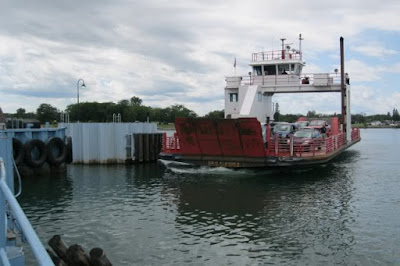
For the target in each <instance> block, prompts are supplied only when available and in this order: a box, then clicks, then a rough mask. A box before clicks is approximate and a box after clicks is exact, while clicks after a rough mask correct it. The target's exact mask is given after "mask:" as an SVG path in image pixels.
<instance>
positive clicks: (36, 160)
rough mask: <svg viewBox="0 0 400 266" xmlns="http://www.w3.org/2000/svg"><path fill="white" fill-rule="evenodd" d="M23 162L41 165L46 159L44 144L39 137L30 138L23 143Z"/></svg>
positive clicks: (36, 166) (34, 165)
mask: <svg viewBox="0 0 400 266" xmlns="http://www.w3.org/2000/svg"><path fill="white" fill-rule="evenodd" d="M24 149H25V163H26V164H27V165H29V166H31V167H34V168H38V167H40V166H42V165H43V164H44V163H45V162H46V159H47V149H46V144H44V142H43V141H41V140H40V139H32V140H30V141H28V142H27V143H25V147H24Z"/></svg>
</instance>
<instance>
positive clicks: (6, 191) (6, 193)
mask: <svg viewBox="0 0 400 266" xmlns="http://www.w3.org/2000/svg"><path fill="white" fill-rule="evenodd" d="M5 180H6V171H5V167H4V162H3V159H2V158H0V200H1V202H0V257H1V258H0V259H1V262H2V264H3V265H10V262H9V259H8V258H7V254H6V252H5V244H6V239H7V235H6V232H7V223H6V202H7V203H8V206H9V208H10V210H11V214H12V215H13V217H14V218H15V220H16V221H17V223H18V224H19V226H20V228H21V231H22V233H23V234H24V236H25V238H26V239H27V242H28V243H29V245H30V247H31V250H32V253H33V254H34V256H35V258H36V261H37V262H38V264H39V265H45V266H47V265H54V263H53V262H52V260H51V259H50V257H49V255H48V254H47V251H46V249H45V248H44V246H43V245H42V243H41V242H40V240H39V237H38V236H37V235H36V233H35V230H34V229H33V228H32V225H31V224H30V222H29V220H28V218H27V217H26V215H25V213H24V211H23V210H22V208H21V206H20V205H19V203H18V201H17V200H16V199H15V197H14V195H13V193H12V192H11V190H10V188H9V187H8V185H7V183H6V181H5Z"/></svg>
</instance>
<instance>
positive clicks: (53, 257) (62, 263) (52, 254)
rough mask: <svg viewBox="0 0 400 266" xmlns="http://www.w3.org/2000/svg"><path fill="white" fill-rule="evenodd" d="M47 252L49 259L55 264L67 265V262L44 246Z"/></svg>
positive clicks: (56, 265)
mask: <svg viewBox="0 0 400 266" xmlns="http://www.w3.org/2000/svg"><path fill="white" fill-rule="evenodd" d="M46 251H47V253H48V254H49V256H50V258H51V260H52V261H53V263H54V265H55V266H68V264H67V263H65V262H64V261H63V260H62V259H60V258H59V257H57V255H56V254H55V253H54V252H53V251H51V250H50V249H47V248H46Z"/></svg>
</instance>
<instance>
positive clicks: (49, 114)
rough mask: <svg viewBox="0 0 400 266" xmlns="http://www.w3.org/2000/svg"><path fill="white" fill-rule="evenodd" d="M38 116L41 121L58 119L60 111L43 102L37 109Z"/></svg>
mask: <svg viewBox="0 0 400 266" xmlns="http://www.w3.org/2000/svg"><path fill="white" fill-rule="evenodd" d="M36 116H37V119H38V120H39V121H40V122H41V123H45V122H52V121H54V120H57V119H58V116H59V112H58V110H57V108H55V107H53V106H51V105H50V104H47V103H42V104H41V105H39V107H38V109H37V110H36Z"/></svg>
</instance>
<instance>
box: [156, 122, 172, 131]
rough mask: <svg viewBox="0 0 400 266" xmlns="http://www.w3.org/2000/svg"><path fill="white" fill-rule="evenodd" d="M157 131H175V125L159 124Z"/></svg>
mask: <svg viewBox="0 0 400 266" xmlns="http://www.w3.org/2000/svg"><path fill="white" fill-rule="evenodd" d="M157 129H159V130H175V124H174V123H168V124H164V123H161V124H160V123H159V124H157Z"/></svg>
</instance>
